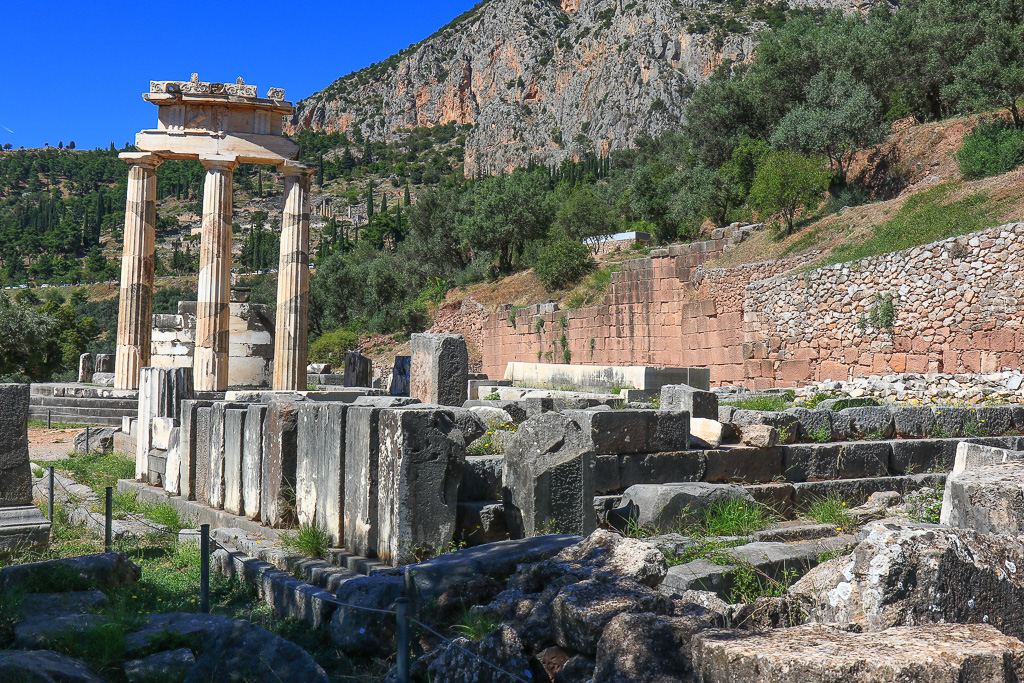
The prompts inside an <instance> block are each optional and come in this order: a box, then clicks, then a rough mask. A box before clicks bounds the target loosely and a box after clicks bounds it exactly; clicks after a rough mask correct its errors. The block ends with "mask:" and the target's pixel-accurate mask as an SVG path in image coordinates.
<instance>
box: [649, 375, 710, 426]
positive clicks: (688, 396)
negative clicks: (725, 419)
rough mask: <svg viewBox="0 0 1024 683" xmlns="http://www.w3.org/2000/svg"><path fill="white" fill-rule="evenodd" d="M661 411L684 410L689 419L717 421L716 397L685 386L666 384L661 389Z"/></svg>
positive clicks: (708, 392)
mask: <svg viewBox="0 0 1024 683" xmlns="http://www.w3.org/2000/svg"><path fill="white" fill-rule="evenodd" d="M661 408H662V410H685V411H686V412H688V413H690V417H691V418H698V417H699V418H704V419H707V420H717V419H718V396H717V395H716V394H715V393H713V392H711V391H702V390H700V389H695V388H694V387H691V386H688V385H686V384H667V385H665V386H663V387H662V388H661Z"/></svg>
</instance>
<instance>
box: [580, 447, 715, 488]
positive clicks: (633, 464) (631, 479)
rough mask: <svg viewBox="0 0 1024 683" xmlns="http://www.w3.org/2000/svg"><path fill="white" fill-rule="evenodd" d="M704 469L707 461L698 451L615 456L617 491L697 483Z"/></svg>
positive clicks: (702, 476) (702, 475)
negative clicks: (688, 482)
mask: <svg viewBox="0 0 1024 683" xmlns="http://www.w3.org/2000/svg"><path fill="white" fill-rule="evenodd" d="M706 469H707V458H706V457H705V454H704V453H703V452H701V451H662V452H659V453H626V454H624V455H620V456H619V489H624V488H628V487H630V486H632V485H634V484H670V483H675V482H687V481H701V480H702V479H704V475H705V471H706ZM600 490H601V489H600V488H598V491H600Z"/></svg>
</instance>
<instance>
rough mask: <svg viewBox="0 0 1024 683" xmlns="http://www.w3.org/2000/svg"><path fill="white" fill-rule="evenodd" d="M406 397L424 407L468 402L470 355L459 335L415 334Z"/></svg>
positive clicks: (460, 404)
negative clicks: (415, 400) (416, 399)
mask: <svg viewBox="0 0 1024 683" xmlns="http://www.w3.org/2000/svg"><path fill="white" fill-rule="evenodd" d="M411 348H412V361H411V370H410V378H409V395H410V396H412V397H413V398H418V399H420V400H421V401H423V402H424V403H433V404H438V405H443V406H462V404H464V403H465V402H466V399H467V398H468V391H469V389H468V387H469V384H468V382H469V355H468V351H467V348H466V340H465V339H463V337H462V335H461V334H414V335H412V339H411Z"/></svg>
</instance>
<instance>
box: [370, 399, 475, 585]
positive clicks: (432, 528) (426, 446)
mask: <svg viewBox="0 0 1024 683" xmlns="http://www.w3.org/2000/svg"><path fill="white" fill-rule="evenodd" d="M463 386H465V382H463ZM379 430H380V433H379V435H380V462H379V470H378V471H379V479H378V481H379V496H378V508H377V519H378V523H379V537H378V540H377V554H378V555H379V556H380V558H381V559H382V560H384V561H385V562H388V563H389V564H391V565H393V566H397V565H400V564H410V563H412V562H416V561H417V560H418V559H419V558H417V555H422V554H430V555H433V554H434V553H435V552H436V551H437V550H443V549H446V548H447V547H448V544H449V543H451V541H452V539H453V537H454V534H455V513H456V503H457V501H458V492H459V482H460V481H461V480H462V470H463V468H464V466H465V460H466V446H465V440H464V439H463V436H462V432H461V431H460V430H459V429H458V427H456V426H455V418H454V416H453V415H452V413H451V412H450V411H447V410H440V409H437V408H419V407H409V408H388V409H386V410H383V411H382V412H381V414H380V420H379Z"/></svg>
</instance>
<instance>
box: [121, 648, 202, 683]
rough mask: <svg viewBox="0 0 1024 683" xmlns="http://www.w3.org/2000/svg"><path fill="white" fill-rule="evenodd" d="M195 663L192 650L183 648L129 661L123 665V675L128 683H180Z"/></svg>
mask: <svg viewBox="0 0 1024 683" xmlns="http://www.w3.org/2000/svg"><path fill="white" fill-rule="evenodd" d="M195 663H196V656H195V655H194V654H192V650H190V649H188V648H187V647H183V648H179V649H177V650H167V651H165V652H157V653H156V654H153V655H150V656H148V657H144V658H142V659H132V660H129V661H127V662H125V663H124V675H125V678H127V679H128V683H151V682H152V681H161V682H163V683H182V682H183V681H184V680H185V677H186V676H188V672H189V671H191V670H192V666H193V665H194V664H195Z"/></svg>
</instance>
